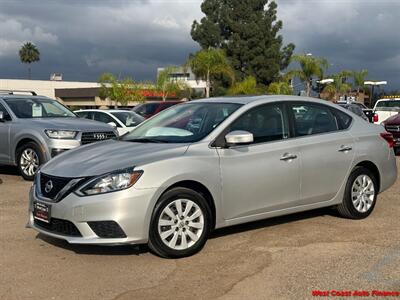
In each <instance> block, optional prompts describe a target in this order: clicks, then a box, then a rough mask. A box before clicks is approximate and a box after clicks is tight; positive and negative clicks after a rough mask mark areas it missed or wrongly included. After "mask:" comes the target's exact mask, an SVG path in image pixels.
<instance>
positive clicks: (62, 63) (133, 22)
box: [0, 0, 400, 88]
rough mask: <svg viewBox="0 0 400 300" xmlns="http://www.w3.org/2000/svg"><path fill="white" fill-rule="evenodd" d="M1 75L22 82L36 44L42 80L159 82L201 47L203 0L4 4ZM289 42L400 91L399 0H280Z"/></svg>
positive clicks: (335, 67)
mask: <svg viewBox="0 0 400 300" xmlns="http://www.w3.org/2000/svg"><path fill="white" fill-rule="evenodd" d="M0 2H1V11H0V78H10V77H13V78H20V77H24V76H25V75H26V67H25V66H23V65H22V64H21V63H20V62H19V58H18V54H17V52H18V48H19V47H20V45H21V44H22V43H23V42H24V41H33V42H34V43H36V44H37V45H38V47H39V49H40V51H41V54H42V55H41V61H40V62H39V63H37V64H34V65H33V74H34V77H35V78H42V79H46V78H48V76H49V74H50V73H51V72H61V73H63V74H64V78H65V79H66V80H96V78H97V77H98V76H99V74H100V73H102V72H105V71H111V72H114V73H118V74H121V75H129V76H132V77H134V78H135V79H138V80H145V79H154V77H155V72H156V68H157V67H159V66H163V65H169V64H181V63H183V62H184V61H185V59H186V58H187V55H188V54H189V53H190V52H194V51H196V50H197V49H198V46H197V44H196V43H195V42H193V41H192V39H191V37H190V26H191V23H192V22H193V20H194V19H200V18H201V17H202V14H201V11H200V3H201V1H200V0H171V1H170V0H164V1H162V0H157V1H156V0H149V1H133V0H131V1H127V0H126V1H119V0H114V1H112V0H97V1H96V0H81V1H79V0H70V1H61V0H41V1H39V0H30V1H23V0H14V1H9V0H0ZM278 14H279V18H280V19H282V20H283V22H284V29H283V31H282V35H283V37H284V40H285V42H286V43H288V42H294V43H295V44H296V46H297V47H296V51H297V52H307V53H308V52H311V53H313V54H314V55H318V56H324V57H326V58H328V59H329V60H330V62H331V63H332V67H331V71H332V72H334V71H337V70H339V69H345V68H346V69H362V68H367V69H369V71H370V77H371V79H385V80H388V81H389V82H390V88H399V87H400V76H399V74H400V72H399V70H400V56H399V55H400V51H399V50H400V39H399V34H398V32H397V28H398V20H399V19H400V4H399V2H398V1H371V0H364V1H361V0H347V1H345V0H337V1H321V0H320V1H316V0H278Z"/></svg>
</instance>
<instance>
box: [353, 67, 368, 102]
mask: <svg viewBox="0 0 400 300" xmlns="http://www.w3.org/2000/svg"><path fill="white" fill-rule="evenodd" d="M352 76H353V80H354V86H355V87H356V88H357V98H358V96H359V94H360V89H363V90H364V87H365V86H364V81H365V77H367V76H368V70H365V69H363V70H361V71H353V72H352Z"/></svg>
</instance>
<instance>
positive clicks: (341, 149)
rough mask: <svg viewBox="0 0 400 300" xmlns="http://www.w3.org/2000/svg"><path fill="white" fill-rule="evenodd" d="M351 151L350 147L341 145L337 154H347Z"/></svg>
mask: <svg viewBox="0 0 400 300" xmlns="http://www.w3.org/2000/svg"><path fill="white" fill-rule="evenodd" d="M351 150H353V148H352V147H350V146H345V145H342V146H340V148H339V150H338V151H339V152H348V151H351Z"/></svg>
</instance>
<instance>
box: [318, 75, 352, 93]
mask: <svg viewBox="0 0 400 300" xmlns="http://www.w3.org/2000/svg"><path fill="white" fill-rule="evenodd" d="M351 75H352V72H351V71H347V70H344V71H341V72H339V73H336V74H333V75H330V76H329V77H330V78H332V79H333V82H332V83H330V84H328V85H327V86H326V87H325V88H324V89H323V93H326V94H329V96H330V99H331V100H336V95H337V94H339V95H343V94H346V93H348V92H350V91H351V84H350V83H348V82H347V79H348V78H349V77H350V76H351Z"/></svg>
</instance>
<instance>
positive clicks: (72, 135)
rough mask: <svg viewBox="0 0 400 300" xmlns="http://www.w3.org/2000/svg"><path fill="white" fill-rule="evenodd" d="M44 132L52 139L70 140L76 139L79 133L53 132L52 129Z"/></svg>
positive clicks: (67, 131)
mask: <svg viewBox="0 0 400 300" xmlns="http://www.w3.org/2000/svg"><path fill="white" fill-rule="evenodd" d="M44 132H45V133H46V134H47V136H48V137H49V138H51V139H68V140H72V139H74V138H75V137H76V134H77V133H78V132H77V131H71V130H52V129H46V130H45V131H44Z"/></svg>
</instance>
